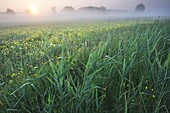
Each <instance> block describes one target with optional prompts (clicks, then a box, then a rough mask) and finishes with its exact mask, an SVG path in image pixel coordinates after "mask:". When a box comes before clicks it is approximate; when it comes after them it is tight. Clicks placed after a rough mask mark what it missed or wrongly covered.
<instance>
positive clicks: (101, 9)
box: [4, 3, 145, 15]
mask: <svg viewBox="0 0 170 113" xmlns="http://www.w3.org/2000/svg"><path fill="white" fill-rule="evenodd" d="M51 11H52V12H53V13H56V12H57V10H56V6H53V7H51ZM61 11H62V12H73V11H76V10H75V9H74V8H73V7H72V6H65V7H64V8H63V9H62V10H61ZM78 11H87V12H104V11H113V10H108V9H107V8H106V7H104V6H100V7H96V6H85V7H81V8H79V9H78ZM117 11H118V10H117ZM119 11H125V10H119ZM135 11H136V12H143V11H145V5H144V4H143V3H140V4H138V5H136V7H135ZM25 13H26V14H30V13H31V9H27V10H26V11H25ZM4 14H8V15H14V14H16V12H15V11H14V10H13V9H10V8H7V9H6V11H5V12H4Z"/></svg>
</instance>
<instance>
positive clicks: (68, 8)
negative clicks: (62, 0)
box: [62, 6, 75, 12]
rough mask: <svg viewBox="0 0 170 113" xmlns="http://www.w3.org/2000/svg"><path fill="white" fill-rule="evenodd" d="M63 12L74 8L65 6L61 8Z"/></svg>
mask: <svg viewBox="0 0 170 113" xmlns="http://www.w3.org/2000/svg"><path fill="white" fill-rule="evenodd" d="M62 11H63V12H72V11H75V10H74V8H73V7H72V6H65V7H64V8H63V9H62Z"/></svg>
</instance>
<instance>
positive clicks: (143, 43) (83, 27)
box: [0, 19, 170, 113]
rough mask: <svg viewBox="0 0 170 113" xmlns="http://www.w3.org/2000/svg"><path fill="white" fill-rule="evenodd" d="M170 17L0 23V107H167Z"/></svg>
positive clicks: (47, 112)
mask: <svg viewBox="0 0 170 113" xmlns="http://www.w3.org/2000/svg"><path fill="white" fill-rule="evenodd" d="M169 95H170V21H169V20H166V19H140V20H114V21H113V20H107V21H89V22H84V23H81V22H79V23H76V22H71V23H69V22H68V23H48V24H35V25H34V24H31V25H15V26H11V27H10V26H9V27H8V26H4V27H0V112H1V113H8V112H9V113H13V112H14V113H137V112H138V113H169V112H170V96H169Z"/></svg>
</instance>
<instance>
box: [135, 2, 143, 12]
mask: <svg viewBox="0 0 170 113" xmlns="http://www.w3.org/2000/svg"><path fill="white" fill-rule="evenodd" d="M135 11H137V12H143V11H145V5H144V4H143V3H140V4H138V5H137V6H136V7H135Z"/></svg>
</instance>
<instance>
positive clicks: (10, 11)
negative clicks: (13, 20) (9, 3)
mask: <svg viewBox="0 0 170 113" xmlns="http://www.w3.org/2000/svg"><path fill="white" fill-rule="evenodd" d="M5 14H8V15H13V14H15V11H14V10H12V9H9V8H7V10H6V11H5Z"/></svg>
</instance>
